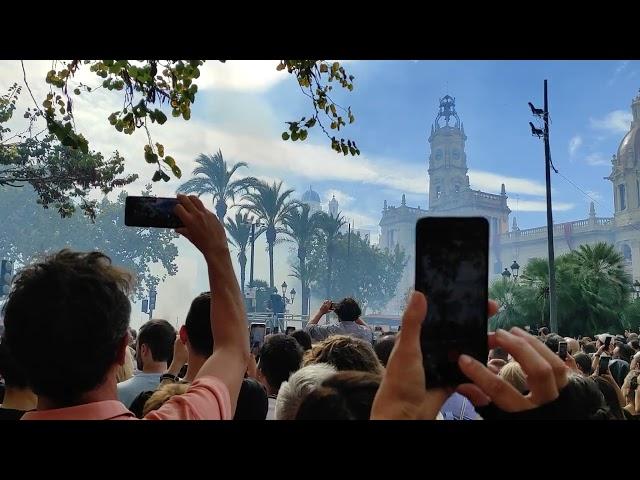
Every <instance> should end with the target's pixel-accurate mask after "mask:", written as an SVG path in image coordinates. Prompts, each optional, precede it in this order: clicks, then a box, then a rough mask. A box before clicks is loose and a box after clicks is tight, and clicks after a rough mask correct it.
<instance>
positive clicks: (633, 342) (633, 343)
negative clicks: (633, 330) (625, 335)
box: [627, 337, 640, 352]
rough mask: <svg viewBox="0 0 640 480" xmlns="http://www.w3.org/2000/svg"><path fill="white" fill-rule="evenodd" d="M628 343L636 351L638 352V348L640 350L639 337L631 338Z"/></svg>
mask: <svg viewBox="0 0 640 480" xmlns="http://www.w3.org/2000/svg"><path fill="white" fill-rule="evenodd" d="M627 345H629V346H630V347H631V349H632V350H633V351H634V352H637V351H638V350H640V343H638V338H637V337H636V338H634V339H633V340H630V341H629V343H628V344H627Z"/></svg>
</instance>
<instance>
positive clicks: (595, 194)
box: [585, 190, 603, 201]
mask: <svg viewBox="0 0 640 480" xmlns="http://www.w3.org/2000/svg"><path fill="white" fill-rule="evenodd" d="M585 193H586V194H587V195H589V196H590V197H591V198H593V199H594V200H596V201H599V200H602V199H603V196H602V194H601V193H600V192H596V191H595V190H587V191H586V192H585Z"/></svg>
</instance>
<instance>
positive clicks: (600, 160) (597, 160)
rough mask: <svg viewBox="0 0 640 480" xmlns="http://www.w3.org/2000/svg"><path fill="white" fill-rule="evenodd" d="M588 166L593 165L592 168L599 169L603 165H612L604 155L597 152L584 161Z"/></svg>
mask: <svg viewBox="0 0 640 480" xmlns="http://www.w3.org/2000/svg"><path fill="white" fill-rule="evenodd" d="M584 161H585V162H586V163H587V165H591V166H592V167H599V166H603V165H610V164H611V162H610V160H609V159H607V157H605V156H604V155H603V154H602V153H599V152H595V153H590V154H589V155H587V156H586V157H585V159H584Z"/></svg>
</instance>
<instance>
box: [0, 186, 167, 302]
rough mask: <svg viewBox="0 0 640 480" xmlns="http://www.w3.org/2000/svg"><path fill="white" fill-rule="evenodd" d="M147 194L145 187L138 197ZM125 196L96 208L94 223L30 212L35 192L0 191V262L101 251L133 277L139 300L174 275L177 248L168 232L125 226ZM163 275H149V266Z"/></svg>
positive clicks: (79, 218) (98, 205) (80, 219)
mask: <svg viewBox="0 0 640 480" xmlns="http://www.w3.org/2000/svg"><path fill="white" fill-rule="evenodd" d="M142 194H144V195H149V194H150V186H147V189H146V190H145V191H144V192H142ZM126 196H127V194H126V192H124V191H123V192H121V193H120V195H118V197H117V198H116V199H115V200H114V201H111V200H109V199H107V198H106V197H105V198H103V200H102V201H101V202H98V203H97V205H96V216H95V222H91V221H90V220H89V219H87V218H86V217H85V216H82V215H74V216H72V217H70V218H60V217H59V215H58V214H57V213H56V212H53V211H52V210H44V209H41V208H36V209H34V208H33V203H34V202H35V201H36V198H37V193H35V192H34V191H33V190H32V189H31V188H30V187H28V186H27V187H24V188H11V187H0V199H1V201H0V218H2V228H0V258H7V259H12V260H15V261H17V263H18V264H22V265H24V264H28V263H29V262H30V261H31V260H32V259H33V258H34V257H37V256H40V255H42V254H46V253H50V252H53V251H56V250H60V249H62V248H71V249H74V250H80V251H90V250H100V251H102V252H104V253H105V254H107V255H108V256H109V257H111V259H112V261H113V263H114V264H116V265H119V266H122V267H124V268H126V269H128V270H130V271H131V272H133V273H134V274H135V275H136V278H137V284H136V290H135V293H136V295H137V296H138V297H139V298H140V297H142V296H143V295H144V294H145V292H147V291H148V290H149V289H150V288H151V287H155V286H157V285H158V283H159V282H160V281H161V280H164V278H165V277H166V276H167V275H175V274H176V273H177V271H178V267H177V265H176V263H175V260H176V257H177V255H178V249H177V247H176V245H175V244H174V242H173V240H174V239H175V238H177V234H175V233H174V232H173V231H171V230H165V229H158V228H149V229H143V228H132V227H126V226H125V225H124V202H125V198H126ZM156 263H157V264H159V267H161V270H163V271H164V273H162V274H160V275H159V276H158V275H156V274H153V273H152V271H151V269H152V265H153V264H156Z"/></svg>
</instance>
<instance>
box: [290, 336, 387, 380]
mask: <svg viewBox="0 0 640 480" xmlns="http://www.w3.org/2000/svg"><path fill="white" fill-rule="evenodd" d="M316 363H328V364H330V365H332V366H334V367H335V368H336V370H338V371H345V370H356V371H359V372H370V373H376V374H378V375H382V374H383V373H384V367H383V366H382V364H381V363H380V360H378V356H377V355H376V352H375V351H374V350H373V347H372V346H371V344H370V343H367V342H365V341H364V340H361V339H359V338H355V337H350V336H348V335H333V336H331V337H329V338H327V339H325V340H323V341H321V342H319V343H316V344H315V345H313V347H311V350H307V351H306V352H305V353H304V357H303V359H302V366H303V367H306V366H308V365H313V364H316Z"/></svg>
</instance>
